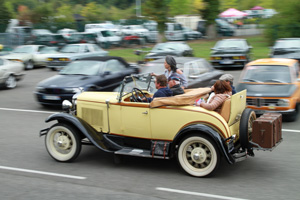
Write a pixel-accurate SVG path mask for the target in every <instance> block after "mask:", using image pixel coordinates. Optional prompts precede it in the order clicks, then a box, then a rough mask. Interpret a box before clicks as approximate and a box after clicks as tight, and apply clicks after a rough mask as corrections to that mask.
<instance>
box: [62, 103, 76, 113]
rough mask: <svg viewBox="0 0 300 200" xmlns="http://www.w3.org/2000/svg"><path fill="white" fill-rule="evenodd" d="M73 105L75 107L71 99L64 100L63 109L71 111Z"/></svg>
mask: <svg viewBox="0 0 300 200" xmlns="http://www.w3.org/2000/svg"><path fill="white" fill-rule="evenodd" d="M72 107H73V104H72V103H71V102H70V101H68V100H64V101H63V102H62V109H63V110H64V111H67V112H69V111H70V110H71V109H72Z"/></svg>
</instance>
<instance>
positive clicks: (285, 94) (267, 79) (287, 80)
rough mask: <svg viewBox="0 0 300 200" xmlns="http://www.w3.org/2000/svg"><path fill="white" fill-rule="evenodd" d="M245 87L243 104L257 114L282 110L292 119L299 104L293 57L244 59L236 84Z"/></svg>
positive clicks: (299, 85)
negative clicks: (250, 60) (244, 62)
mask: <svg viewBox="0 0 300 200" xmlns="http://www.w3.org/2000/svg"><path fill="white" fill-rule="evenodd" d="M244 89H247V106H248V107H249V108H251V109H253V110H254V111H255V112H256V113H257V114H263V113H265V112H278V113H282V115H283V117H284V118H285V119H286V120H287V121H295V120H296V119H297V116H298V113H299V108H300V107H299V104H300V76H299V63H298V62H297V60H293V59H285V58H275V59H274V58H266V59H259V60H255V61H252V62H250V63H248V64H247V65H246V66H245V68H244V70H243V72H242V74H241V76H240V80H239V84H238V85H237V87H236V90H237V91H242V90H244Z"/></svg>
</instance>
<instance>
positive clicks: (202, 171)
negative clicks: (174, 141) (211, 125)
mask: <svg viewBox="0 0 300 200" xmlns="http://www.w3.org/2000/svg"><path fill="white" fill-rule="evenodd" d="M177 159H178V162H179V164H180V166H181V168H182V169H183V170H184V171H185V172H186V173H188V174H190V175H192V176H196V177H204V176H208V175H210V174H212V173H213V172H214V171H215V170H216V169H217V167H218V165H219V163H220V154H219V151H218V148H217V147H216V145H215V143H214V142H213V141H212V140H211V139H210V138H209V137H207V136H205V135H202V136H199V135H192V136H188V137H186V138H184V139H183V140H182V141H181V143H180V145H179V149H178V152H177Z"/></svg>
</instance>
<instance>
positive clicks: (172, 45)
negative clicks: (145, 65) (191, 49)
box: [151, 43, 183, 52]
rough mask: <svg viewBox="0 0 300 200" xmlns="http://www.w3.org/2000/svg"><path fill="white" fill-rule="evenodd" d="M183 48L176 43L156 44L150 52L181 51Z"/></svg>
mask: <svg viewBox="0 0 300 200" xmlns="http://www.w3.org/2000/svg"><path fill="white" fill-rule="evenodd" d="M182 48H183V46H182V45H181V44H178V43H160V44H157V45H155V46H154V47H153V49H152V50H151V52H156V51H166V50H178V49H182Z"/></svg>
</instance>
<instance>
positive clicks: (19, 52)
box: [1, 45, 45, 70]
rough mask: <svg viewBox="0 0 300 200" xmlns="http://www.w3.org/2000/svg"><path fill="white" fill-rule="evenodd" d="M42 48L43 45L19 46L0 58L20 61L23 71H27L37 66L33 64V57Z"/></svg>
mask: <svg viewBox="0 0 300 200" xmlns="http://www.w3.org/2000/svg"><path fill="white" fill-rule="evenodd" d="M44 47H45V45H21V46H18V47H16V48H15V49H14V50H13V51H12V53H10V54H8V55H5V56H1V57H2V58H4V59H8V60H12V61H21V62H23V63H24V68H25V70H29V69H33V68H34V67H35V66H37V65H38V63H35V62H34V55H35V54H37V53H39V52H40V51H41V50H42V49H43V48H44Z"/></svg>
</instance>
